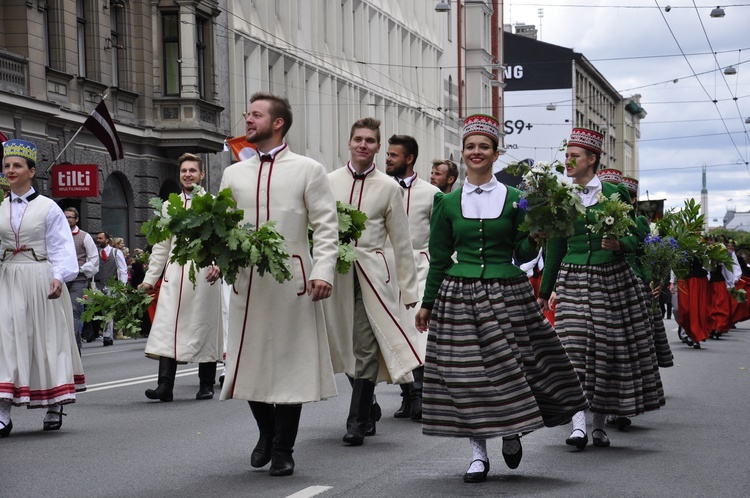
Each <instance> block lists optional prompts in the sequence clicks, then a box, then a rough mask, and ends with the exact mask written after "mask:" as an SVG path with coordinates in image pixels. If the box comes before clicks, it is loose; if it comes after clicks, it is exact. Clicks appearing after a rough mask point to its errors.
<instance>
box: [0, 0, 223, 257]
mask: <svg viewBox="0 0 750 498" xmlns="http://www.w3.org/2000/svg"><path fill="white" fill-rule="evenodd" d="M224 4H225V0H191V1H180V0H158V1H157V0H153V1H148V2H141V1H135V0H30V1H23V0H4V1H3V2H2V3H0V103H1V104H2V105H0V131H2V132H3V133H5V134H6V135H7V136H8V137H12V138H22V139H26V140H30V141H32V142H35V143H37V145H38V147H39V158H40V160H39V164H38V165H37V174H36V188H37V189H38V190H40V191H41V193H43V194H46V195H50V190H51V181H52V178H51V177H50V174H49V172H47V171H46V170H47V168H48V167H49V166H51V165H52V164H53V162H55V161H56V162H58V163H59V162H71V163H74V164H96V165H98V166H99V188H100V195H99V196H98V197H96V198H92V197H89V198H69V199H58V202H59V203H60V204H61V205H62V206H75V207H77V208H78V209H79V211H80V212H81V225H82V227H83V228H84V229H86V230H88V231H92V232H96V231H98V230H102V229H103V230H106V231H108V232H111V233H112V235H114V236H120V237H123V238H124V239H125V240H126V243H127V244H129V245H133V246H143V245H145V240H144V238H143V236H142V235H141V234H140V230H139V228H140V224H141V223H142V222H143V221H145V220H146V219H147V218H148V217H149V216H150V214H151V209H150V208H149V207H148V201H149V198H151V197H153V196H156V195H159V194H161V195H162V196H164V195H166V194H167V193H168V192H171V191H176V190H178V189H179V183H178V182H179V179H178V175H177V166H176V164H177V162H176V158H177V157H178V156H180V155H181V154H182V153H184V152H193V153H198V154H202V155H203V156H204V158H205V161H206V163H207V165H208V176H209V178H210V180H211V182H212V183H215V182H218V178H216V177H218V176H219V175H220V172H221V165H220V164H219V160H218V158H219V156H218V155H216V154H213V153H215V152H218V151H221V150H222V148H223V143H224V139H225V138H226V136H227V133H228V129H229V121H228V119H227V117H226V114H225V113H224V112H223V110H224V108H225V107H226V102H224V99H225V97H222V96H226V95H227V94H228V85H227V84H226V79H222V78H221V74H222V73H223V70H224V69H225V68H226V67H227V61H226V40H227V36H226V19H225V15H224V16H222V13H223V12H225V10H226V7H225V5H224ZM222 68H224V69H222ZM103 97H106V99H105V101H106V103H107V107H108V109H109V112H110V114H111V115H112V117H113V119H114V121H115V123H116V128H117V131H118V132H119V135H120V138H121V139H122V142H123V146H124V149H125V158H124V159H122V160H118V161H112V160H111V159H110V156H109V154H108V153H107V151H106V150H105V149H104V147H103V146H102V145H101V143H99V142H98V141H97V140H96V138H95V137H94V136H93V135H91V134H90V133H89V132H88V131H87V130H86V129H84V130H82V131H81V133H80V134H79V135H78V136H76V137H75V140H74V141H73V142H71V143H70V144H69V146H68V147H67V148H66V149H65V151H64V152H63V153H62V155H60V152H61V151H62V150H63V148H64V147H65V146H66V145H68V143H69V142H70V141H71V139H72V138H73V137H74V135H75V133H76V131H77V130H78V129H79V127H80V126H81V124H82V123H83V122H84V121H85V120H86V117H87V116H88V114H89V113H90V112H91V111H92V110H93V109H94V108H95V107H96V105H97V104H98V103H99V102H100V100H101V99H102V98H103ZM58 156H59V157H58Z"/></svg>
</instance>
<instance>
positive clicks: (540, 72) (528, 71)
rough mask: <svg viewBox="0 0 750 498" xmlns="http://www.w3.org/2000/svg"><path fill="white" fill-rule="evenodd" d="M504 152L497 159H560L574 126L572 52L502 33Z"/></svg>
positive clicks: (511, 160)
mask: <svg viewBox="0 0 750 498" xmlns="http://www.w3.org/2000/svg"><path fill="white" fill-rule="evenodd" d="M503 50H504V54H503V57H504V62H505V70H504V75H503V76H504V81H505V90H504V93H503V97H504V109H505V111H504V112H505V122H504V123H503V127H504V132H505V149H506V151H507V152H506V154H505V155H504V156H502V157H501V162H505V163H509V162H514V161H519V160H522V159H527V158H529V159H533V160H534V161H545V162H551V161H553V160H555V159H561V160H562V159H563V157H564V153H562V152H560V151H559V149H560V147H561V145H562V143H563V140H564V139H566V138H568V136H570V130H571V129H572V128H573V120H574V116H573V113H574V108H575V95H574V93H573V64H572V61H573V54H574V52H573V50H571V49H569V48H565V47H559V46H557V45H552V44H549V43H544V42H540V41H538V40H534V39H533V38H527V37H524V36H518V35H514V34H511V33H507V32H504V33H503Z"/></svg>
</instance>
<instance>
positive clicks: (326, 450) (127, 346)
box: [0, 321, 750, 498]
mask: <svg viewBox="0 0 750 498" xmlns="http://www.w3.org/2000/svg"><path fill="white" fill-rule="evenodd" d="M675 327H676V326H675V325H674V322H673V321H668V322H667V330H668V331H669V337H670V340H671V344H672V349H673V352H674V353H675V359H676V364H675V366H674V367H672V368H668V369H663V370H662V379H663V381H664V386H665V390H666V394H667V404H666V406H665V407H664V408H662V409H661V410H659V411H657V412H652V413H649V414H646V415H643V416H640V417H637V418H635V419H634V423H633V425H632V426H631V428H630V429H629V430H628V431H627V432H618V431H617V430H616V429H615V428H610V429H609V430H608V434H609V436H610V439H611V441H612V446H611V447H610V448H595V447H593V446H591V445H589V446H588V447H587V448H586V449H585V451H582V452H577V451H575V449H574V448H572V447H569V446H566V445H565V444H564V440H565V438H566V437H567V436H568V434H569V431H570V428H569V427H561V428H554V429H544V430H540V431H537V432H535V433H533V434H530V435H527V436H525V437H524V438H523V440H522V441H523V447H524V457H523V461H522V462H521V465H520V467H519V468H518V469H517V470H509V469H508V468H507V467H506V466H505V464H504V462H503V459H502V456H501V445H500V441H489V443H488V449H489V452H490V459H491V466H492V470H491V472H490V475H489V478H488V481H487V482H486V483H483V484H464V483H463V481H462V479H461V477H462V475H463V472H465V470H466V467H467V465H468V463H469V460H470V456H471V452H470V447H469V444H468V441H466V440H464V439H445V438H435V437H426V436H422V434H421V431H420V426H419V424H418V423H415V422H412V421H409V420H396V419H394V418H392V414H393V412H394V411H395V410H396V408H397V407H398V405H399V402H400V398H399V389H398V388H397V387H395V386H386V385H381V386H379V387H378V388H377V390H376V393H377V394H378V398H379V401H380V404H381V405H382V406H383V412H384V416H383V419H382V420H381V422H380V423H378V426H377V428H378V433H377V435H376V436H374V437H372V438H368V439H367V440H366V442H365V445H364V446H361V447H356V448H355V447H348V446H346V445H345V444H344V443H343V442H342V441H341V437H342V436H343V435H344V432H345V430H344V421H345V419H346V414H347V410H348V406H349V394H350V392H351V390H350V388H349V385H348V382H347V381H346V379H345V378H344V377H340V378H338V379H337V380H338V387H339V393H340V395H339V396H338V397H337V398H334V399H332V400H328V401H325V402H321V403H314V404H310V405H306V406H305V407H304V408H303V410H302V420H301V427H300V434H299V437H298V440H297V446H296V451H295V453H294V457H295V460H296V462H297V466H296V469H295V473H294V475H293V476H291V477H281V478H279V477H270V476H268V474H267V469H261V470H256V469H252V467H250V452H251V450H252V448H253V446H254V445H255V442H256V439H257V429H256V426H255V423H254V421H253V419H252V415H251V413H250V409H249V407H248V406H247V404H246V403H245V402H241V401H235V400H232V401H226V402H219V401H218V393H217V397H216V398H215V399H214V400H211V401H196V400H195V393H196V392H197V390H198V378H197V365H184V366H181V367H180V368H179V369H178V376H179V377H178V378H177V381H176V386H175V401H174V402H172V403H160V402H153V401H149V400H147V399H146V398H145V396H144V395H143V391H144V389H146V388H148V387H153V386H155V383H156V381H155V379H156V369H157V363H156V362H155V361H153V360H149V359H147V358H145V357H144V356H143V348H144V345H145V340H136V341H134V340H129V341H115V345H114V346H113V347H108V348H103V347H101V343H99V342H97V343H92V344H87V345H85V346H84V352H83V363H84V367H85V370H86V376H87V380H88V385H89V390H88V391H87V392H85V393H82V394H80V395H79V397H78V401H77V402H76V403H75V404H74V405H69V406H68V407H66V412H68V414H69V415H68V416H67V417H65V419H64V423H63V427H62V429H61V430H60V431H58V432H43V431H42V430H41V427H42V417H43V416H44V412H43V411H39V410H26V409H19V408H14V409H13V411H12V416H13V423H14V429H13V433H12V434H11V436H10V437H9V438H6V439H2V440H0V496H2V497H14V498H15V497H131V496H133V497H136V496H138V497H140V496H158V497H172V496H174V497H177V496H179V497H186V496H221V497H230V496H231V497H234V496H269V497H286V496H295V497H305V496H321V497H334V496H335V497H339V496H341V497H349V496H357V497H412V496H419V497H423V496H424V497H443V496H446V497H447V496H540V497H547V496H554V497H558V496H559V497H567V496H571V497H589V496H591V497H593V496H596V497H651V496H654V497H657V496H658V497H688V496H706V497H747V496H750V463H749V460H750V323H746V324H740V328H739V329H737V330H733V331H732V332H730V333H729V334H728V336H727V337H726V338H724V339H721V340H709V341H708V342H706V343H705V344H704V348H703V349H701V350H694V349H692V348H688V347H687V346H685V345H684V344H682V343H681V342H679V341H678V340H677V334H676V332H675ZM217 390H218V385H217Z"/></svg>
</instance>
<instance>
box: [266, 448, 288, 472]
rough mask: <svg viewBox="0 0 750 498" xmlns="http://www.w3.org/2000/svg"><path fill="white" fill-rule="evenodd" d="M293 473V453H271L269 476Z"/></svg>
mask: <svg viewBox="0 0 750 498" xmlns="http://www.w3.org/2000/svg"><path fill="white" fill-rule="evenodd" d="M293 473H294V458H292V454H291V453H278V452H274V453H273V455H271V468H270V469H269V470H268V475H269V476H274V477H280V476H290V475H292V474H293Z"/></svg>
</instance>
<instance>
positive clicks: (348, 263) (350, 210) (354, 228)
mask: <svg viewBox="0 0 750 498" xmlns="http://www.w3.org/2000/svg"><path fill="white" fill-rule="evenodd" d="M336 213H337V214H338V218H339V255H338V258H337V259H336V272H337V273H339V274H341V275H346V274H347V273H349V270H350V269H351V267H352V264H354V262H355V261H356V260H357V253H356V251H355V250H354V244H355V243H356V242H357V240H358V239H359V238H360V237H361V236H362V232H364V230H365V222H366V221H367V215H366V214H365V213H363V212H362V211H359V210H358V209H357V208H355V207H354V206H352V205H351V204H346V203H343V202H341V201H336ZM309 236H310V249H312V247H313V232H312V227H311V228H310V230H309Z"/></svg>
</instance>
